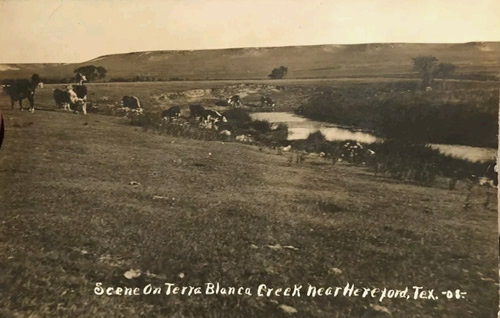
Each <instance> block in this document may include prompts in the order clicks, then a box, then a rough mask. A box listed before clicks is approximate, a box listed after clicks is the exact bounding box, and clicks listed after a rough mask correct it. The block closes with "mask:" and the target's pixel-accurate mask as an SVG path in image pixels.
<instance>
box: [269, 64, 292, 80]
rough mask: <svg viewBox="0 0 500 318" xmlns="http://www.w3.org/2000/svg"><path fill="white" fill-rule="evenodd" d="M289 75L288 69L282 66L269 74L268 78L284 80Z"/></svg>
mask: <svg viewBox="0 0 500 318" xmlns="http://www.w3.org/2000/svg"><path fill="white" fill-rule="evenodd" d="M287 73H288V67H285V66H280V67H277V68H274V69H273V70H272V72H271V74H269V75H268V76H269V78H271V79H282V78H283V77H285V76H286V74H287Z"/></svg>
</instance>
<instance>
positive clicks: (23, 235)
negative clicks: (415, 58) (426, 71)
mask: <svg viewBox="0 0 500 318" xmlns="http://www.w3.org/2000/svg"><path fill="white" fill-rule="evenodd" d="M279 83H280V85H276V82H273V81H253V82H252V81H247V82H246V83H240V82H235V81H232V82H224V81H213V82H209V81H206V82H170V83H160V82H158V83H96V84H89V85H88V91H89V108H88V109H89V114H88V115H86V116H83V115H81V114H78V115H75V114H72V113H70V112H64V111H62V110H57V111H52V110H54V107H55V105H54V102H53V100H52V91H53V88H55V87H59V85H46V86H45V87H44V88H43V89H39V90H38V91H37V100H36V104H37V111H35V112H34V113H28V112H19V111H18V110H15V111H10V110H7V109H8V104H9V102H8V101H7V100H3V99H2V100H0V105H2V106H3V108H2V110H3V112H4V117H5V126H6V136H7V138H6V140H5V144H4V146H3V147H4V148H2V152H1V153H0V187H1V188H2V192H0V202H1V203H2V207H5V208H3V209H2V210H3V211H2V213H3V214H2V217H3V220H2V222H1V223H0V229H1V230H0V242H1V243H2V244H0V253H1V256H2V257H1V261H0V265H1V269H2V270H1V274H0V282H1V284H0V293H1V294H3V295H4V296H5V297H3V296H2V297H0V307H1V308H3V309H2V311H1V312H0V313H1V315H3V316H7V317H9V316H10V317H27V316H29V317H45V316H51V317H52V316H60V317H68V316H72V317H79V316H92V317H110V316H114V317H116V316H122V317H131V316H155V317H156V316H157V317H289V316H290V315H295V316H297V317H334V316H335V315H336V316H335V317H359V316H362V315H363V314H365V315H366V314H367V313H369V312H370V310H373V308H374V305H375V304H377V306H379V312H381V311H387V312H388V313H389V312H390V315H392V316H393V317H410V316H411V317H415V318H419V317H460V316H463V315H466V316H467V317H493V316H494V315H495V312H496V305H497V286H496V283H497V277H498V269H497V262H496V255H497V245H496V243H495V244H492V242H497V239H498V237H497V234H496V233H497V230H496V227H497V212H496V206H497V198H496V189H495V188H493V187H491V186H490V185H491V184H492V176H493V166H492V162H493V161H494V160H495V159H494V157H491V158H489V159H488V158H486V159H487V160H483V161H480V162H472V161H468V160H464V159H460V158H456V157H452V156H447V155H443V154H442V153H440V152H439V151H438V150H437V149H434V148H432V147H431V146H429V145H428V144H429V143H436V144H456V143H458V142H456V141H460V143H461V144H462V145H467V146H475V147H489V148H495V147H496V144H495V142H494V141H493V139H492V138H491V136H490V134H491V133H492V132H493V131H494V129H497V130H498V128H497V126H496V124H495V123H494V122H492V116H495V115H496V117H493V119H494V120H495V121H496V118H498V113H497V112H498V94H497V95H495V88H494V87H495V86H494V85H493V84H489V82H484V83H482V82H477V83H475V82H474V83H472V82H458V81H457V82H453V81H450V82H449V83H447V86H446V89H445V90H444V91H440V92H436V91H425V90H420V89H418V88H417V87H418V83H416V82H414V81H402V82H401V81H398V82H390V81H384V80H375V81H370V82H356V81H354V82H345V81H342V82H341V81H335V80H330V81H325V80H310V81H306V80H301V81H293V80H282V81H280V82H279ZM497 84H498V83H496V84H495V85H497ZM354 91H355V92H357V93H352V92H354ZM124 95H133V96H137V97H138V98H139V99H140V100H141V103H142V104H143V110H142V111H140V112H137V111H135V112H133V111H129V110H124V109H123V108H122V107H121V105H120V101H121V99H122V97H123V96H124ZM233 95H239V96H240V97H241V100H242V105H241V106H240V107H230V106H223V105H222V104H221V105H217V102H218V101H221V100H224V98H226V97H230V96H233ZM262 96H268V97H270V98H272V100H273V101H275V102H276V105H275V106H274V108H269V107H262V106H261V105H260V99H261V97H262ZM396 98H399V99H402V100H405V101H414V102H408V103H406V102H405V103H399V104H397V105H396V103H395V102H394V100H395V99H396ZM458 100H460V102H458ZM190 104H201V105H203V106H204V107H205V108H208V109H213V110H217V111H219V112H220V113H223V114H224V115H225V116H226V118H227V122H223V123H218V126H219V127H218V128H219V129H218V130H215V129H213V128H210V129H207V128H203V127H200V125H199V120H198V119H197V118H196V119H193V118H190V113H189V105H190ZM424 104H425V105H428V106H422V105H424ZM173 105H178V106H179V108H180V110H181V114H180V118H179V119H175V120H170V119H164V118H161V116H160V114H161V112H162V111H164V110H166V109H168V108H169V107H171V106H173ZM401 105H405V106H401ZM453 105H454V106H456V107H458V108H459V109H460V112H457V113H454V112H453V110H452V106H453ZM398 107H403V108H404V109H403V108H402V109H400V108H398ZM495 107H496V108H495ZM386 109H389V110H390V111H388V110H387V111H386ZM442 109H446V114H448V115H447V116H448V117H447V118H444V117H439V116H441V110H442ZM273 110H274V111H277V112H287V113H292V112H295V113H298V114H299V115H301V116H305V117H307V118H310V119H315V120H320V121H322V122H331V123H335V124H338V125H343V126H347V127H350V129H351V130H353V129H354V128H352V127H356V128H357V129H359V130H362V131H363V132H369V133H371V134H372V135H373V136H374V138H380V139H381V140H383V142H373V143H372V142H363V141H362V140H361V141H360V140H333V139H332V138H327V137H328V136H327V134H323V133H321V132H316V131H310V132H308V135H307V136H305V139H297V140H294V138H290V131H291V130H292V129H293V127H292V124H290V123H288V124H289V125H287V124H286V123H281V124H279V123H278V122H273V121H272V120H269V121H266V120H262V117H260V119H259V118H257V117H255V115H252V114H253V113H255V112H259V113H262V112H267V111H273ZM463 112H465V113H466V114H467V116H465V115H460V114H462V113H463ZM326 113H328V114H332V115H331V116H330V115H329V116H326V115H325V114H326ZM392 113H398V114H400V115H401V114H413V115H414V116H412V117H409V116H405V115H401V116H399V117H397V116H392V117H391V114H392ZM337 114H338V116H339V117H336V116H337ZM340 114H342V116H341V115H340ZM109 115H116V116H109ZM435 116H438V118H440V120H439V121H438V120H436V122H432V121H429V119H430V118H433V117H435ZM443 116H444V111H443ZM460 116H463V117H460ZM476 121H478V122H479V121H481V122H482V123H483V124H482V125H483V127H484V130H481V131H478V132H477V133H476V132H473V131H470V130H468V128H467V127H477V125H476ZM424 123H425V125H424ZM455 125H460V127H461V128H460V129H459V128H458V126H455ZM424 126H425V129H422V128H423V127H424ZM445 129H448V131H453V134H451V135H449V134H446V133H445ZM289 130H290V131H289ZM223 131H227V132H226V133H222V132H223ZM493 136H496V131H495V132H493ZM21 180H22V181H23V182H20V181H21ZM28 181H29V182H28ZM480 182H481V183H483V185H485V186H481V185H480ZM26 185H29V187H26ZM98 283H100V284H98ZM165 283H168V284H170V285H168V284H167V285H165ZM207 283H213V284H214V285H206V284H207ZM348 283H349V284H351V285H352V284H354V285H355V286H356V287H360V288H362V287H367V288H381V289H384V288H387V289H388V290H393V293H394V291H395V290H398V293H397V295H401V292H402V291H404V290H405V288H406V287H408V288H409V294H410V295H411V296H412V297H413V295H414V288H413V287H414V286H419V287H422V288H423V290H426V291H428V290H431V289H434V295H435V296H438V298H439V299H434V297H427V296H428V294H427V293H426V294H425V295H427V296H425V297H424V296H422V297H418V298H419V299H413V298H412V299H411V300H409V299H406V298H399V297H394V295H395V294H393V293H391V295H393V296H392V297H386V298H384V299H383V300H382V301H380V299H379V298H377V299H372V298H369V297H356V296H353V295H351V296H337V297H334V296H332V295H328V296H326V295H325V296H319V295H316V297H312V296H311V295H307V290H308V288H310V287H309V286H310V285H311V286H314V287H318V288H320V287H325V288H327V287H346V284H348ZM148 284H151V285H150V286H151V288H154V287H161V288H162V294H160V295H152V294H150V295H145V293H146V292H145V289H144V287H145V286H148ZM217 284H218V285H217ZM262 284H265V285H266V288H265V289H263V287H262ZM169 286H170V287H169ZM183 286H185V287H186V289H184V292H180V290H182V289H179V292H178V294H176V295H173V288H174V287H183ZM190 286H191V287H192V288H190ZM199 286H201V288H202V289H203V291H204V292H203V294H202V295H195V294H192V295H191V296H187V295H186V293H188V291H189V290H191V291H193V293H194V290H195V289H196V287H199ZM259 286H260V289H259ZM298 286H303V287H302V291H301V293H302V294H301V296H300V297H294V296H288V297H287V296H284V295H281V294H279V293H278V295H277V294H276V293H275V292H276V290H275V289H276V288H283V290H285V288H288V287H290V292H291V293H292V292H293V290H294V288H298ZM101 287H102V288H108V287H114V288H115V287H123V288H125V287H127V288H136V287H137V288H139V289H140V290H141V292H140V293H139V295H136V296H117V295H116V294H117V293H120V292H119V291H118V292H117V290H116V289H113V290H112V293H113V294H114V296H106V295H100V294H101V289H100V288H101ZM230 287H234V293H236V294H237V293H238V291H241V293H242V295H227V293H231V290H232V289H230ZM240 287H242V288H241V289H240ZM168 288H172V289H171V292H172V294H170V295H166V294H165V293H166V291H167V289H168ZM207 288H209V289H210V288H213V289H210V290H212V291H213V294H212V295H206V294H205V291H206V289H207ZM270 288H273V290H274V292H271V291H270ZM247 289H248V290H249V293H250V295H249V294H248V293H247V292H246V290H247ZM457 289H459V290H460V291H461V292H463V294H460V297H458V298H460V299H456V297H455V296H453V297H452V299H447V297H446V295H447V291H450V292H453V295H456V290H457ZM131 290H132V289H131ZM259 290H260V291H261V292H262V295H259V294H258V291H259ZM264 290H265V291H266V292H263V291H264ZM267 292H269V294H267ZM103 293H104V292H103ZM183 293H184V294H183ZM403 295H405V294H403ZM419 295H421V294H420V293H419ZM462 296H463V298H462ZM450 304H452V305H450ZM370 308H372V309H370ZM380 308H382V309H380Z"/></svg>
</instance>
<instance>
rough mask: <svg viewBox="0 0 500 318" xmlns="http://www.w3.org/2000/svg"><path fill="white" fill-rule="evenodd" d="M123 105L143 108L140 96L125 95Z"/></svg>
mask: <svg viewBox="0 0 500 318" xmlns="http://www.w3.org/2000/svg"><path fill="white" fill-rule="evenodd" d="M122 104H123V107H127V108H131V109H139V108H141V102H140V101H139V98H137V97H135V96H123V98H122Z"/></svg>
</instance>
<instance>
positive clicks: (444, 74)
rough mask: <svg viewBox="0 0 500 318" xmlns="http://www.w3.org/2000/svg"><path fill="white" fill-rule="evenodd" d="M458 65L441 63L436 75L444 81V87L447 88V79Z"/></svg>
mask: <svg viewBox="0 0 500 318" xmlns="http://www.w3.org/2000/svg"><path fill="white" fill-rule="evenodd" d="M456 69H457V66H456V65H454V64H451V63H439V65H438V66H437V67H436V70H435V71H434V76H435V77H437V78H440V79H441V80H442V81H443V89H446V80H447V79H448V78H450V76H451V75H453V73H455V71H456Z"/></svg>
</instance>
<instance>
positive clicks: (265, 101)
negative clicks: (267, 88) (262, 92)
mask: <svg viewBox="0 0 500 318" xmlns="http://www.w3.org/2000/svg"><path fill="white" fill-rule="evenodd" d="M260 103H261V105H262V106H271V107H274V106H276V103H275V102H274V101H273V99H272V98H271V97H269V96H262V97H261V98H260Z"/></svg>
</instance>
